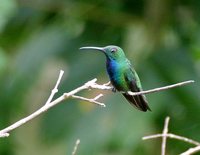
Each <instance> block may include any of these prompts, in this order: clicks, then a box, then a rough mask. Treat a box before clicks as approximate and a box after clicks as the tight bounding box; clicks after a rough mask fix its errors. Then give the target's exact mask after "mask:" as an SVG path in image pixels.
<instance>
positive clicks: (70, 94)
mask: <svg viewBox="0 0 200 155" xmlns="http://www.w3.org/2000/svg"><path fill="white" fill-rule="evenodd" d="M63 74H64V71H60V75H59V78H58V80H57V82H56V85H55V87H54V89H53V90H52V92H51V94H50V96H49V98H48V100H47V102H46V104H45V105H44V106H42V107H41V108H40V109H38V110H37V111H35V112H34V113H32V114H30V115H29V116H27V117H25V118H23V119H21V120H19V121H17V122H16V123H14V124H12V125H10V126H8V127H6V128H5V129H2V130H0V138H1V137H8V136H9V132H10V131H12V130H14V129H16V128H18V127H19V126H21V125H23V124H25V123H27V122H29V121H31V120H32V119H34V118H35V117H37V116H39V115H40V114H42V113H44V112H45V111H47V110H49V109H50V108H52V107H53V106H55V105H57V104H58V103H60V102H62V101H64V100H66V99H68V98H75V99H80V100H84V101H88V102H91V103H95V104H98V105H101V106H103V107H105V104H104V103H101V102H99V101H97V100H98V99H99V98H100V97H102V96H103V95H102V94H99V95H98V96H96V97H95V98H93V99H88V98H85V97H81V96H77V95H75V94H77V93H78V92H80V91H82V90H86V89H88V90H90V89H99V90H112V89H113V87H112V86H109V85H110V83H106V84H102V85H99V84H97V83H96V81H97V79H96V78H95V79H93V80H91V81H88V82H87V83H85V84H84V85H82V86H80V87H78V88H76V89H74V90H72V91H70V92H68V93H64V94H63V95H61V96H60V97H58V98H57V99H55V100H54V101H51V100H52V99H53V97H54V95H55V94H56V93H57V92H58V85H59V84H60V81H61V78H62V76H63ZM192 82H194V81H193V80H190V81H185V82H181V83H177V84H174V85H169V86H165V87H160V88H156V89H152V90H147V91H142V92H129V93H131V95H140V94H147V93H153V92H158V91H162V90H166V89H170V88H174V87H178V86H183V85H186V84H189V83H192Z"/></svg>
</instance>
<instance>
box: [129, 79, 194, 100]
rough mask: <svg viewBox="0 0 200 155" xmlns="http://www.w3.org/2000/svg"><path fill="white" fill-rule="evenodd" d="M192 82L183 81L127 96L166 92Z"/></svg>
mask: <svg viewBox="0 0 200 155" xmlns="http://www.w3.org/2000/svg"><path fill="white" fill-rule="evenodd" d="M193 82H194V80H189V81H184V82H180V83H176V84H173V85H168V86H164V87H159V88H155V89H150V90H146V91H140V92H130V91H129V92H128V93H129V95H133V96H135V95H141V94H149V93H155V92H159V91H163V90H167V89H171V88H175V87H180V86H184V85H187V84H190V83H193Z"/></svg>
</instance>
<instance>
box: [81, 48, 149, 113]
mask: <svg viewBox="0 0 200 155" xmlns="http://www.w3.org/2000/svg"><path fill="white" fill-rule="evenodd" d="M80 50H98V51H101V52H103V53H104V54H105V56H106V68H107V73H108V75H109V78H110V81H111V84H112V85H113V87H114V89H115V90H117V91H120V92H122V94H123V96H124V97H125V98H126V99H127V100H128V101H129V103H131V105H134V106H135V107H136V108H137V109H139V110H141V111H147V110H150V111H151V109H150V108H149V106H148V103H147V100H146V97H145V95H144V94H142V95H136V96H132V95H129V94H128V91H132V92H139V91H142V85H141V82H140V79H139V77H138V75H137V73H136V71H135V70H134V68H132V67H131V63H130V61H129V60H128V59H127V58H126V56H125V54H124V51H123V50H122V49H121V48H120V47H118V46H113V45H109V46H106V47H81V48H80Z"/></svg>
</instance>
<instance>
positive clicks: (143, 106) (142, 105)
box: [123, 67, 151, 111]
mask: <svg viewBox="0 0 200 155" xmlns="http://www.w3.org/2000/svg"><path fill="white" fill-rule="evenodd" d="M124 79H125V81H126V82H127V85H128V87H129V89H130V91H132V92H139V91H142V86H141V83H140V79H139V77H138V75H137V73H136V72H135V71H134V70H133V69H131V67H130V68H129V69H128V70H127V71H126V72H125V73H124ZM123 95H124V97H125V98H126V99H127V100H128V101H129V103H131V105H134V106H135V107H136V108H137V109H139V110H141V111H147V110H150V111H151V109H150V108H149V106H148V103H147V100H146V97H145V96H144V95H136V96H132V95H129V94H128V93H123Z"/></svg>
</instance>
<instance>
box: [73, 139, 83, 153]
mask: <svg viewBox="0 0 200 155" xmlns="http://www.w3.org/2000/svg"><path fill="white" fill-rule="evenodd" d="M80 142H81V141H80V139H77V140H76V143H75V146H74V150H73V152H72V155H76V152H77V149H78V146H79V144H80Z"/></svg>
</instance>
